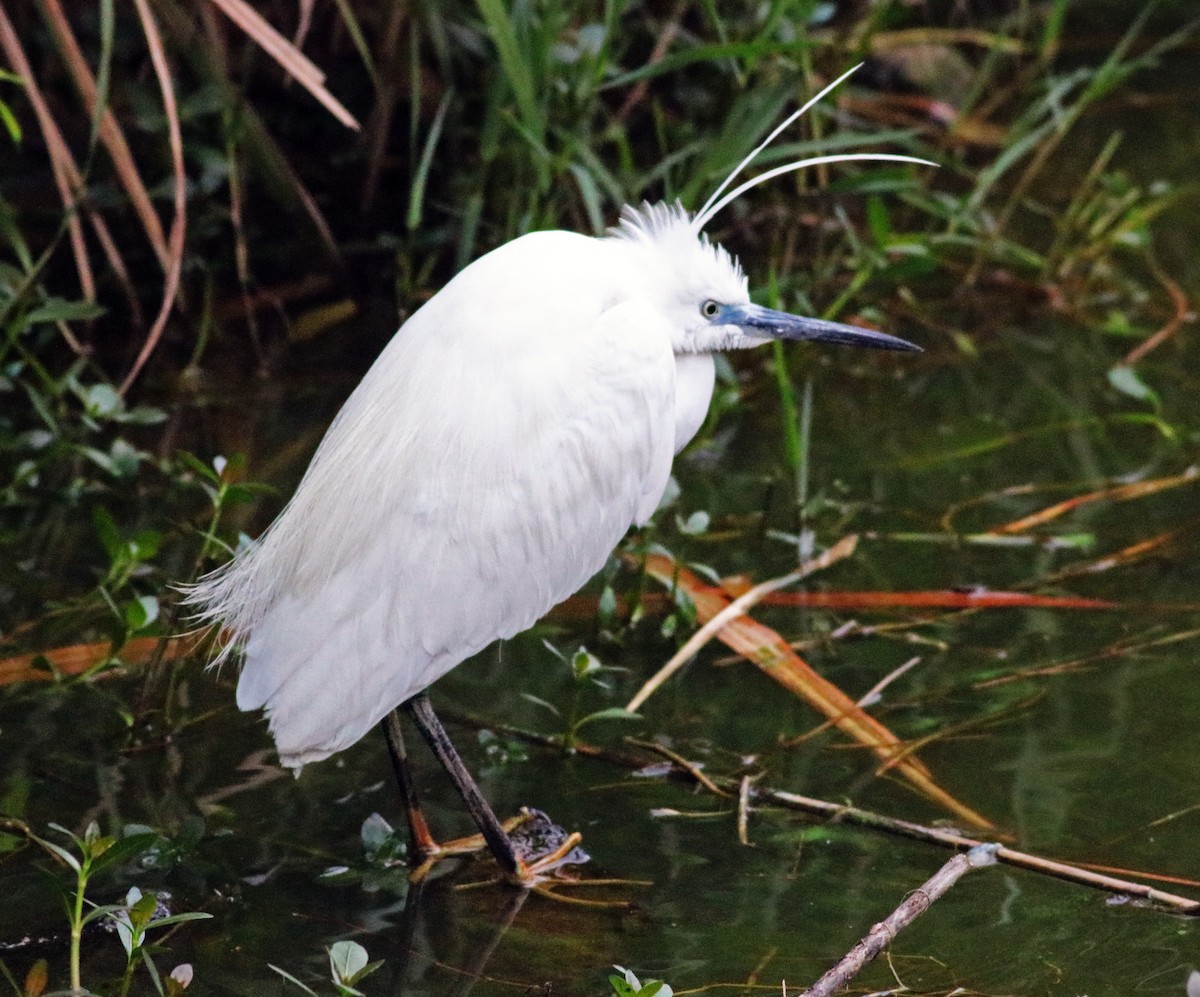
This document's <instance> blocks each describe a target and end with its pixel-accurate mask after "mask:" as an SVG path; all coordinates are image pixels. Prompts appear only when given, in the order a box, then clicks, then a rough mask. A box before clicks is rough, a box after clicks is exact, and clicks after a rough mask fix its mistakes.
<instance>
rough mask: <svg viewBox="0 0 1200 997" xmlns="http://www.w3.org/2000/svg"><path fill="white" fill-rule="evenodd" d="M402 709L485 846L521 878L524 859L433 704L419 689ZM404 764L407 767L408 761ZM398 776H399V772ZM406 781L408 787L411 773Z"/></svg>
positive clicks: (509, 872)
mask: <svg viewBox="0 0 1200 997" xmlns="http://www.w3.org/2000/svg"><path fill="white" fill-rule="evenodd" d="M403 709H404V710H405V712H406V713H408V715H409V716H410V717H412V720H413V723H415V724H416V725H417V730H419V731H420V732H421V735H422V736H423V737H424V738H425V740H426V742H428V744H429V747H430V748H431V749H432V750H433V753H434V754H435V755H436V756H437V760H438V761H439V762H441V763H442V768H444V769H445V770H446V772H447V773H448V774H449V776H450V778H451V780H452V781H453V782H454V785H455V787H456V788H457V789H458V795H459V796H461V797H462V798H463V802H464V803H466V805H467V809H468V810H469V811H470V813H471V818H472V820H474V821H475V826H476V827H478V828H479V830H480V832H481V833H482V834H483V838H484V840H485V841H486V842H487V846H488V849H489V850H490V851H491V853H492V855H494V856H495V858H496V861H497V862H498V863H499V864H500V868H501V869H503V870H504V873H505V874H506V875H507V876H508V877H510V878H512V879H514V880H520V879H521V878H523V876H524V875H525V865H524V863H523V862H522V861H521V859H520V858H518V856H517V853H516V850H515V849H514V848H513V844H512V841H511V840H509V837H508V834H507V832H506V831H505V830H504V827H503V826H502V825H501V824H500V821H499V820H497V819H496V815H495V814H494V813H493V812H492V808H491V807H490V806H488V802H487V800H485V799H484V798H483V793H481V792H480V791H479V787H478V786H477V785H476V784H475V780H474V778H472V776H471V773H470V772H469V771H468V770H467V766H466V765H465V764H464V763H463V760H462V758H460V757H459V754H458V751H457V750H456V749H455V747H454V744H453V743H452V742H451V741H450V735H449V734H447V733H446V728H445V727H443V726H442V722H441V721H440V720H439V719H438V718H437V714H436V713H434V712H433V704H431V703H430V702H429V697H428V696H427V695H425V693H423V692H421V693H418V694H417V695H415V696H413V698H412V699H410V700H409V701H408V702H406V703H405V704H404V706H403ZM385 730H386V728H385ZM388 743H389V744H391V734H390V733H389V734H388ZM401 743H403V742H401ZM395 757H396V756H395V753H394V752H393V754H392V758H393V761H394V760H395ZM405 767H406V768H407V765H406V766H405ZM397 778H399V775H398V774H397ZM408 781H409V786H410V788H411V776H410V777H409V780H408ZM400 792H401V793H402V794H404V793H405V790H404V787H403V786H401V789H400ZM408 802H409V799H408V797H407V796H406V798H405V806H406V807H407V806H408ZM418 814H419V811H418ZM421 823H422V824H424V818H423V817H422V818H421ZM409 826H410V828H411V827H412V825H411V823H410V825H409ZM425 834H426V835H428V834H429V829H428V827H426V828H425ZM429 840H430V841H432V840H433V839H432V838H430V839H429ZM434 847H435V848H436V847H437V846H436V845H435V846H434Z"/></svg>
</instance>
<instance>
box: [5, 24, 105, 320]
mask: <svg viewBox="0 0 1200 997" xmlns="http://www.w3.org/2000/svg"><path fill="white" fill-rule="evenodd" d="M0 50H3V52H4V56H5V58H6V59H8V64H9V66H11V67H12V71H13V72H14V73H16V74H17V75H18V76H19V77H21V81H22V83H23V84H24V87H25V96H26V97H28V98H29V104H30V106H31V107H32V108H33V113H34V115H35V116H36V117H37V120H38V128H39V129H40V130H41V133H42V139H43V140H44V141H45V143H46V151H47V152H48V153H49V154H50V168H51V173H52V174H53V175H54V185H55V186H56V187H57V188H58V196H59V200H60V201H61V202H62V206H63V209H64V210H65V211H66V215H67V217H66V223H67V231H68V236H69V238H70V241H71V252H72V254H73V255H74V257H75V270H76V272H77V273H78V274H79V287H80V290H81V291H82V292H83V296H84V298H86V299H87V300H88V301H95V300H96V281H95V278H94V277H93V276H92V264H91V261H90V260H89V259H88V253H87V243H86V242H84V238H83V225H82V224H81V222H80V219H79V211H78V201H79V194H80V193H81V192H82V189H83V180H82V177H81V176H80V174H79V168H78V167H77V166H76V165H75V160H74V159H73V158H72V157H71V151H70V149H69V148H68V147H67V143H66V140H65V139H63V137H62V133H61V132H60V131H59V130H58V125H57V123H56V122H55V120H54V115H53V114H51V113H50V107H49V105H48V104H47V103H46V99H45V97H43V96H42V91H41V88H40V87H39V86H38V83H37V78H36V77H35V76H34V75H33V67H32V66H31V65H30V64H29V59H28V58H27V57H26V55H25V50H24V49H23V48H22V47H21V42H20V39H19V38H18V37H17V32H16V29H15V28H14V27H13V24H12V22H11V21H10V20H9V19H8V14H7V13H6V12H5V10H4V6H3V4H0Z"/></svg>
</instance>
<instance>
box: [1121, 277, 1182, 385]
mask: <svg viewBox="0 0 1200 997" xmlns="http://www.w3.org/2000/svg"><path fill="white" fill-rule="evenodd" d="M1154 276H1155V277H1157V278H1158V282H1159V283H1160V284H1162V286H1163V287H1164V288H1166V291H1167V294H1168V295H1170V297H1171V304H1172V305H1173V306H1174V308H1175V313H1174V314H1173V315H1172V316H1171V318H1170V320H1169V321H1168V322H1167V324H1166V325H1164V326H1163V327H1162V328H1161V329H1159V330H1158V331H1157V332H1155V333H1154V334H1153V335H1152V336H1150V337H1149V338H1148V339H1144V340H1143V341H1142V342H1141V343H1139V344H1138V345H1137V346H1135V347H1134V348H1133V349H1132V350H1130V351H1129V352H1128V353H1127V354H1126V355H1125V359H1124V360H1122V361H1121V363H1122V364H1123V365H1124V366H1126V367H1132V366H1133V365H1134V364H1135V363H1137V362H1138V361H1139V360H1141V359H1142V357H1144V356H1145V355H1146V354H1147V353H1149V352H1150V351H1151V350H1156V349H1158V347H1159V346H1161V345H1162V344H1163V343H1165V342H1166V341H1167V340H1168V339H1170V338H1171V337H1172V336H1174V335H1175V333H1177V332H1178V331H1179V329H1180V327H1181V326H1182V325H1183V323H1184V322H1188V321H1192V320H1194V318H1195V316H1194V315H1193V314H1192V303H1191V302H1190V301H1189V300H1188V296H1187V293H1186V292H1185V291H1184V290H1183V288H1181V287H1180V286H1179V285H1178V284H1177V283H1175V281H1174V280H1172V279H1171V278H1170V277H1169V276H1168V275H1167V274H1165V273H1164V272H1163V271H1162V270H1160V269H1159V268H1158V267H1157V266H1156V267H1154Z"/></svg>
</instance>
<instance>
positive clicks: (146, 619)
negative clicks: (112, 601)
mask: <svg viewBox="0 0 1200 997" xmlns="http://www.w3.org/2000/svg"><path fill="white" fill-rule="evenodd" d="M158 610H159V607H158V599H157V598H155V597H154V596H152V595H141V596H138V597H137V598H136V599H130V600H129V601H128V602H127V603H125V607H124V612H125V626H126V627H127V628H128V629H129V630H130V631H131V632H133V633H137V632H138V631H139V630H144V629H145V628H146V627H148V626H150V624H151V623H153V622H154V621H155V620H157V619H158Z"/></svg>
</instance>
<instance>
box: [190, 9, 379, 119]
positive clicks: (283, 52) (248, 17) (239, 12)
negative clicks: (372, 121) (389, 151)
mask: <svg viewBox="0 0 1200 997" xmlns="http://www.w3.org/2000/svg"><path fill="white" fill-rule="evenodd" d="M212 3H213V4H214V5H216V6H217V7H220V8H221V11H222V12H223V13H224V14H225V16H226V17H228V18H229V19H230V20H231V21H233V23H234V24H236V25H237V26H238V27H239V28H241V29H242V31H244V32H245V33H246V34H247V35H248V36H249V37H250V38H253V39H254V41H255V42H257V43H258V45H259V47H260V48H262V49H263V51H265V52H266V53H267V54H268V55H269V56H270V57H271V58H272V59H274V60H275V61H276V62H277V63H278V64H279V66H280V67H281V68H282V69H283V70H284V71H285V72H287V73H289V74H290V75H291V76H292V78H293V79H295V80H296V82H297V83H299V84H300V85H301V86H302V87H304V89H305V90H307V91H308V92H309V93H310V94H312V95H313V96H314V97H315V98H316V99H317V100H318V101H320V103H321V105H322V106H323V107H324V108H325V109H326V110H327V111H328V112H329V113H330V114H332V115H333V116H334V117H335V118H337V119H338V121H340V122H341V123H342V124H343V125H345V126H346V127H347V128H353V129H354V130H355V131H358V130H359V124H358V121H356V120H355V118H354V115H353V114H351V113H350V112H349V111H347V110H346V108H345V107H343V106H342V104H341V102H340V101H339V100H338V99H337V98H336V97H334V96H333V94H331V93H330V92H329V91H328V90H327V89H326V88H325V74H324V73H323V72H321V70H320V69H319V68H318V67H317V65H316V64H315V63H314V62H313V61H312V60H311V59H309V58H308V56H306V55H305V54H304V53H303V52H301V51H300V50H299V49H298V48H296V46H295V45H293V44H292V43H291V42H289V41H288V40H287V39H286V38H284V37H283V35H281V34H280V33H279V32H278V31H276V30H275V29H274V28H273V27H272V26H271V24H270V22H268V21H267V19H266V18H265V17H263V16H262V14H260V13H259V12H258V11H256V10H255V9H254V8H253V7H251V6H250V5H249V4H248V3H246V2H245V0H212Z"/></svg>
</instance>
